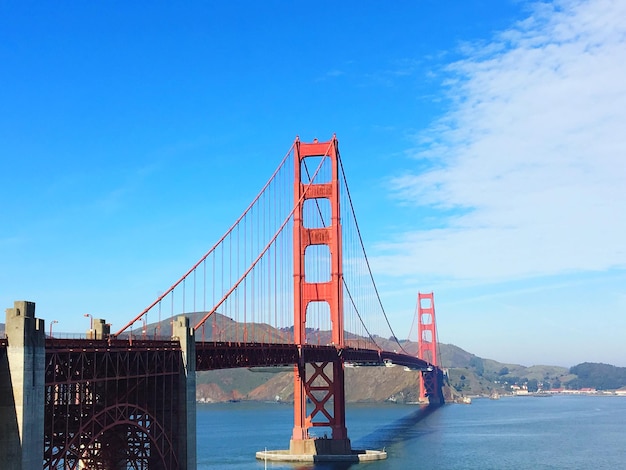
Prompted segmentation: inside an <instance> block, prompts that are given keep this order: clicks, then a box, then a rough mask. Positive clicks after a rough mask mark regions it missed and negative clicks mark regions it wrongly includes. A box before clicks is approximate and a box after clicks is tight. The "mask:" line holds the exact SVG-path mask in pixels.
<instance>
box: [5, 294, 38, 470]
mask: <svg viewBox="0 0 626 470" xmlns="http://www.w3.org/2000/svg"><path fill="white" fill-rule="evenodd" d="M6 335H7V339H8V346H7V348H6V356H5V355H4V353H1V354H0V455H1V456H2V462H1V464H2V468H3V470H40V469H41V467H42V463H43V441H44V386H45V362H46V349H45V324H44V321H43V320H41V319H37V318H35V303H34V302H27V301H16V302H15V304H14V307H13V308H9V309H7V310H6ZM3 356H4V357H3Z"/></svg>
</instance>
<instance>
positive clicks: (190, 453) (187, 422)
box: [172, 315, 196, 470]
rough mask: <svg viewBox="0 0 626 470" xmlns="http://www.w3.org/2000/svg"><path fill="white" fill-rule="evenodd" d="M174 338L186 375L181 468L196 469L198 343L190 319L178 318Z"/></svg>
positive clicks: (182, 389) (183, 381) (183, 378)
mask: <svg viewBox="0 0 626 470" xmlns="http://www.w3.org/2000/svg"><path fill="white" fill-rule="evenodd" d="M172 337H173V338H174V339H178V340H179V341H180V347H181V349H182V352H183V365H184V372H185V373H184V375H182V374H181V386H180V401H181V403H184V410H183V412H182V413H181V414H180V416H179V430H180V434H179V449H186V451H185V452H184V455H180V456H179V457H180V462H181V468H186V469H188V470H195V468H196V341H195V337H194V330H193V328H191V327H190V326H189V319H188V318H187V317H185V316H184V315H181V316H179V317H177V318H176V320H175V321H174V324H173V331H172Z"/></svg>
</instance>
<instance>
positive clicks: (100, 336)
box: [0, 136, 443, 470]
mask: <svg viewBox="0 0 626 470" xmlns="http://www.w3.org/2000/svg"><path fill="white" fill-rule="evenodd" d="M287 162H289V163H292V166H290V165H289V164H287ZM311 162H313V164H312V165H311ZM292 168H293V170H292ZM294 176H295V177H294ZM291 195H293V198H294V201H293V203H286V202H285V201H287V200H290V199H291ZM346 208H347V209H349V210H348V211H345V209H346ZM340 209H344V213H343V214H341V213H340ZM350 210H351V213H350ZM162 308H167V309H168V310H169V316H170V319H169V320H163V321H161V313H162ZM149 315H150V318H152V319H155V317H157V316H158V320H159V323H158V326H157V327H156V328H154V331H151V334H148V333H147V328H146V327H147V324H148V316H149ZM417 319H418V343H419V347H418V352H417V354H409V353H408V352H407V351H405V350H404V348H403V345H402V343H400V342H398V341H397V340H396V341H395V343H390V342H391V339H394V340H395V338H396V335H395V334H394V332H393V331H392V330H391V327H390V325H389V322H388V320H387V317H386V314H385V312H384V310H383V309H382V305H381V303H380V298H379V296H378V293H377V291H376V287H375V284H374V283H373V278H372V275H371V270H370V267H369V262H368V261H367V257H366V256H365V254H364V249H363V243H362V240H361V238H360V232H359V229H358V225H357V224H356V218H355V216H354V210H353V209H352V205H351V200H350V196H349V192H348V188H347V183H346V181H345V175H344V174H343V167H342V165H341V160H340V156H339V147H338V142H337V139H336V137H334V136H333V138H332V139H331V140H330V141H327V142H318V141H317V140H315V141H313V142H311V143H304V142H300V140H299V139H297V138H296V141H295V142H294V144H293V146H292V147H291V149H290V150H289V152H288V153H287V155H286V156H285V158H284V159H283V161H282V162H281V164H280V165H279V168H278V169H277V170H276V172H275V173H274V175H273V176H272V178H270V181H269V182H268V183H267V184H266V185H265V186H264V188H263V189H262V190H261V192H260V194H259V195H258V196H257V197H256V198H255V200H254V201H253V202H252V203H251V204H250V206H249V207H248V208H247V209H246V211H245V212H244V214H243V215H242V216H241V217H240V218H239V219H238V220H237V221H236V222H235V224H234V225H233V226H232V227H231V228H230V229H229V231H228V232H227V233H226V234H225V235H224V236H223V237H222V238H221V239H220V241H218V243H216V245H215V246H213V247H212V248H211V249H210V250H209V252H207V253H206V254H205V255H204V256H203V257H202V258H201V259H200V261H198V262H197V263H196V264H195V265H194V266H193V267H192V268H191V269H190V270H189V271H188V272H187V273H186V274H184V275H183V276H182V277H181V278H180V279H179V280H178V281H177V282H176V283H174V284H173V285H172V286H171V287H170V288H169V289H168V290H167V291H165V292H164V293H163V294H162V295H160V296H159V297H158V298H157V299H156V300H155V301H154V302H153V303H152V304H150V305H149V306H148V307H147V308H146V309H145V310H144V311H142V312H141V313H139V314H138V315H137V316H136V317H135V318H133V319H132V320H130V321H129V322H128V323H127V324H126V325H125V326H124V327H122V328H121V329H120V330H119V331H117V332H115V333H113V334H111V332H110V330H109V325H108V324H107V323H106V321H105V320H103V319H94V318H92V327H91V328H90V330H89V332H88V335H87V339H60V338H53V337H52V329H50V335H48V336H46V334H45V331H46V329H45V325H44V321H43V320H42V319H38V318H36V317H35V304H34V303H33V302H26V301H18V302H15V305H14V308H10V309H8V310H7V321H6V332H7V333H6V338H4V339H2V338H0V397H3V399H2V400H0V456H2V469H3V470H25V469H29V470H30V469H38V468H40V466H41V467H42V468H44V469H64V470H78V469H87V468H88V469H107V470H108V469H114V470H121V469H137V470H140V469H141V470H146V469H149V470H155V469H156V470H166V469H167V470H176V469H195V468H196V440H197V439H196V434H195V433H196V421H195V419H196V379H195V374H196V371H202V370H214V369H225V368H236V367H246V368H249V367H267V366H293V370H294V379H293V380H294V392H293V401H294V425H293V429H292V432H291V437H290V440H289V449H286V450H277V451H264V452H258V453H257V454H256V457H257V458H259V459H267V460H289V461H325V460H336V461H348V462H358V461H365V460H377V459H382V458H385V457H386V454H385V453H384V452H382V451H376V450H355V449H352V445H351V442H350V439H349V437H348V430H347V428H346V385H345V375H346V374H345V367H346V366H347V365H349V366H380V367H384V366H393V365H399V366H404V368H405V369H407V370H413V371H419V372H420V380H421V392H420V395H419V396H420V398H421V399H422V400H423V401H428V402H429V403H430V404H433V405H437V404H442V403H443V394H442V383H443V380H442V379H443V375H442V372H441V370H440V369H439V367H438V361H437V343H436V341H437V339H436V338H437V336H436V329H435V311H434V299H433V295H432V293H431V294H421V293H420V294H418V308H417ZM376 321H378V323H379V324H378V325H377V324H375V323H373V322H376ZM137 322H143V330H141V329H140V330H139V331H140V333H139V334H137V331H133V330H132V328H133V325H134V324H135V323H137ZM190 322H193V323H195V325H194V326H193V327H192V326H190V325H191V324H193V323H190ZM385 323H386V325H387V327H388V328H389V333H390V334H391V336H390V340H389V341H387V340H384V341H386V342H383V340H382V338H381V337H380V336H377V335H373V334H370V331H373V329H374V328H376V329H377V330H380V329H381V328H383V327H384V328H386V327H385ZM161 328H163V331H161ZM389 333H386V334H385V335H384V336H385V337H387V336H388V335H389ZM161 334H163V335H168V337H167V338H166V339H164V338H163V337H161V336H160V335H161ZM416 382H417V380H416ZM417 387H418V384H417V383H416V388H417ZM7 397H8V398H7Z"/></svg>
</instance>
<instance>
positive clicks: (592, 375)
mask: <svg viewBox="0 0 626 470" xmlns="http://www.w3.org/2000/svg"><path fill="white" fill-rule="evenodd" d="M569 371H570V374H576V375H577V376H578V377H577V378H575V379H572V380H570V381H569V382H567V383H566V384H565V385H566V386H567V388H569V389H572V390H580V389H581V388H595V389H596V390H615V389H618V388H622V387H624V386H626V367H615V366H612V365H609V364H600V363H594V362H583V363H582V364H578V365H577V366H574V367H572V368H570V370H569Z"/></svg>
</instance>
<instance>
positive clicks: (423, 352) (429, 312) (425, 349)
mask: <svg viewBox="0 0 626 470" xmlns="http://www.w3.org/2000/svg"><path fill="white" fill-rule="evenodd" d="M417 317H418V318H417V333H418V339H417V341H418V350H417V356H418V357H419V358H420V359H423V360H424V361H426V362H428V363H430V364H432V366H434V367H435V368H436V367H437V365H438V364H437V361H438V357H437V351H438V347H437V326H436V322H435V299H434V295H433V293H432V292H431V293H429V294H422V293H421V292H419V293H418V294H417ZM429 372H432V371H425V372H422V374H421V375H420V400H426V398H427V397H428V396H430V394H431V393H430V392H431V391H432V390H434V389H435V388H436V386H437V384H436V383H430V382H432V381H433V380H435V381H436V380H437V377H438V374H433V373H429Z"/></svg>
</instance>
